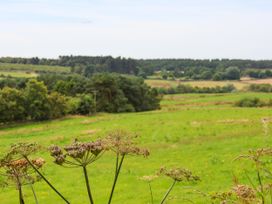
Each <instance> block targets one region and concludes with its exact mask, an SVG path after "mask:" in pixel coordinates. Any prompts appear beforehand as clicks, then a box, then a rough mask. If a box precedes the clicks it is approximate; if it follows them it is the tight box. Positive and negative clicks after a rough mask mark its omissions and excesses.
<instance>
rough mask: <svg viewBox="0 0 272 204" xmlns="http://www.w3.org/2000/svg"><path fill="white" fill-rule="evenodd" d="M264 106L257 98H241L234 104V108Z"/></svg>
mask: <svg viewBox="0 0 272 204" xmlns="http://www.w3.org/2000/svg"><path fill="white" fill-rule="evenodd" d="M265 105H266V104H265V103H264V102H263V101H261V100H260V99H259V98H257V97H254V98H243V99H241V100H239V101H237V102H236V103H235V106H238V107H262V106H265Z"/></svg>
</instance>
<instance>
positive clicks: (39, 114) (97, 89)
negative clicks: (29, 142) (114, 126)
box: [0, 73, 161, 123]
mask: <svg viewBox="0 0 272 204" xmlns="http://www.w3.org/2000/svg"><path fill="white" fill-rule="evenodd" d="M0 88H1V89H0V123H1V122H2V123H4V122H11V121H26V120H47V119H53V118H59V117H62V116H64V115H66V114H83V115H87V114H93V113H96V112H111V113H119V112H135V111H136V112H138V111H148V110H154V109H158V108H159V107H160V105H159V102H160V99H161V98H160V96H159V94H158V92H157V90H156V89H152V88H150V87H149V86H147V85H146V84H145V83H144V80H143V79H142V78H138V77H134V76H125V75H118V74H107V73H104V74H103V73H101V74H95V75H93V76H92V77H91V78H86V77H83V76H80V75H67V76H65V75H57V74H45V75H41V76H40V77H38V79H37V80H36V79H29V80H26V79H4V80H1V86H0Z"/></svg>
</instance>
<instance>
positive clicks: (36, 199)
mask: <svg viewBox="0 0 272 204" xmlns="http://www.w3.org/2000/svg"><path fill="white" fill-rule="evenodd" d="M30 188H31V191H32V193H33V196H34V199H35V203H36V204H38V198H37V196H36V193H35V190H34V188H33V185H32V184H30Z"/></svg>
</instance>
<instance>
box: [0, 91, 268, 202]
mask: <svg viewBox="0 0 272 204" xmlns="http://www.w3.org/2000/svg"><path fill="white" fill-rule="evenodd" d="M248 96H256V97H259V98H261V99H269V98H270V97H271V96H270V95H269V94H259V93H258V94H256V93H233V94H210V95H206V94H186V95H171V96H166V97H165V98H164V100H163V101H162V109H161V110H158V111H152V112H142V113H129V114H99V115H97V116H91V117H81V116H78V117H67V118H63V119H60V120H54V121H47V122H39V123H27V124H18V125H10V126H9V127H2V128H1V129H0V153H1V154H3V153H4V152H5V150H6V149H8V146H9V145H10V144H12V143H16V142H26V141H28V142H38V143H39V144H42V145H44V146H48V145H51V144H59V145H65V144H67V143H69V142H71V141H73V139H74V138H78V139H80V140H84V141H85V140H90V139H95V138H97V137H102V136H104V135H105V134H106V133H107V132H108V131H110V130H114V129H117V128H122V129H126V130H130V131H133V132H137V133H138V134H139V135H141V137H140V138H139V139H138V142H139V143H140V146H144V147H147V148H149V149H150V151H151V155H150V157H149V158H148V159H143V158H141V157H128V158H127V160H125V162H124V168H123V169H122V172H121V175H120V181H119V183H118V184H117V188H116V195H115V196H114V198H113V203H126V204H138V203H149V202H150V198H149V192H148V185H147V184H146V183H144V182H143V181H140V180H139V177H141V176H143V175H150V174H152V173H154V172H155V171H156V170H158V169H159V168H160V167H161V166H167V167H168V166H170V167H172V166H181V167H186V168H189V169H191V170H192V171H193V172H195V174H197V175H199V176H200V177H201V182H200V183H199V184H198V185H193V186H181V185H177V187H176V188H175V189H174V191H173V193H172V196H171V198H172V199H170V200H169V201H168V202H167V203H171V204H172V203H173V204H178V203H190V202H189V201H188V200H193V201H194V202H195V203H208V200H205V199H204V198H203V197H202V196H200V194H199V193H197V192H196V191H194V189H196V190H199V191H203V192H212V191H220V190H226V189H228V188H229V187H231V185H232V176H233V174H235V175H238V176H239V177H240V178H241V181H246V179H245V178H244V175H243V171H242V167H244V166H248V164H244V163H239V162H233V159H234V158H235V157H236V156H238V155H239V154H241V153H244V152H246V151H247V150H248V149H250V148H257V147H266V146H268V145H269V143H270V144H271V138H270V137H271V134H269V136H264V130H263V125H262V122H261V121H262V119H263V118H270V117H271V116H272V109H268V108H237V107H233V106H232V102H234V101H236V100H238V99H240V98H242V97H248ZM226 102H229V103H226ZM269 128H270V129H271V124H269ZM39 156H43V157H44V158H45V159H46V161H47V164H46V165H45V168H44V170H43V171H44V173H45V174H46V175H47V177H48V178H49V179H50V180H51V181H52V182H53V183H54V184H55V185H56V187H58V189H60V191H61V192H62V193H63V194H64V195H66V197H68V199H69V200H70V201H71V202H72V203H88V198H87V194H86V191H85V186H84V180H83V177H82V172H81V169H64V168H62V167H59V166H56V165H55V164H53V162H52V159H51V158H50V156H49V154H48V153H47V152H46V151H45V150H43V151H42V152H41V154H40V155H39ZM88 170H89V172H90V183H91V185H92V186H93V189H94V190H93V194H94V197H95V199H96V203H106V201H107V198H108V195H109V193H110V186H111V182H112V179H113V176H114V175H113V173H114V157H113V155H111V153H106V154H105V155H104V156H103V157H102V158H101V160H98V161H97V162H96V163H94V164H93V165H91V166H90V167H89V169H88ZM170 183H171V181H170V180H168V179H167V178H161V179H158V180H156V181H154V183H152V185H153V188H154V190H155V189H156V190H155V192H154V197H155V202H159V200H160V199H161V197H162V196H163V193H164V192H165V191H166V189H167V188H168V185H169V184H170ZM34 187H35V189H36V191H37V195H38V198H39V199H40V203H62V201H61V200H59V198H58V197H57V196H55V195H54V193H53V192H52V191H51V190H50V189H49V188H48V187H47V186H46V185H45V184H44V183H43V182H40V183H37V184H35V186H34ZM24 194H25V196H26V203H34V200H33V199H32V197H31V196H32V195H31V191H30V189H27V188H26V190H25V191H24ZM0 200H1V203H7V204H9V203H10V204H12V203H17V192H16V190H14V189H13V188H6V189H3V190H1V191H0Z"/></svg>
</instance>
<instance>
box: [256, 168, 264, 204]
mask: <svg viewBox="0 0 272 204" xmlns="http://www.w3.org/2000/svg"><path fill="white" fill-rule="evenodd" d="M257 168H258V167H257ZM257 178H258V182H259V185H260V191H261V192H260V195H261V199H262V204H264V203H265V199H264V189H263V183H262V179H261V175H260V171H259V169H257Z"/></svg>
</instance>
